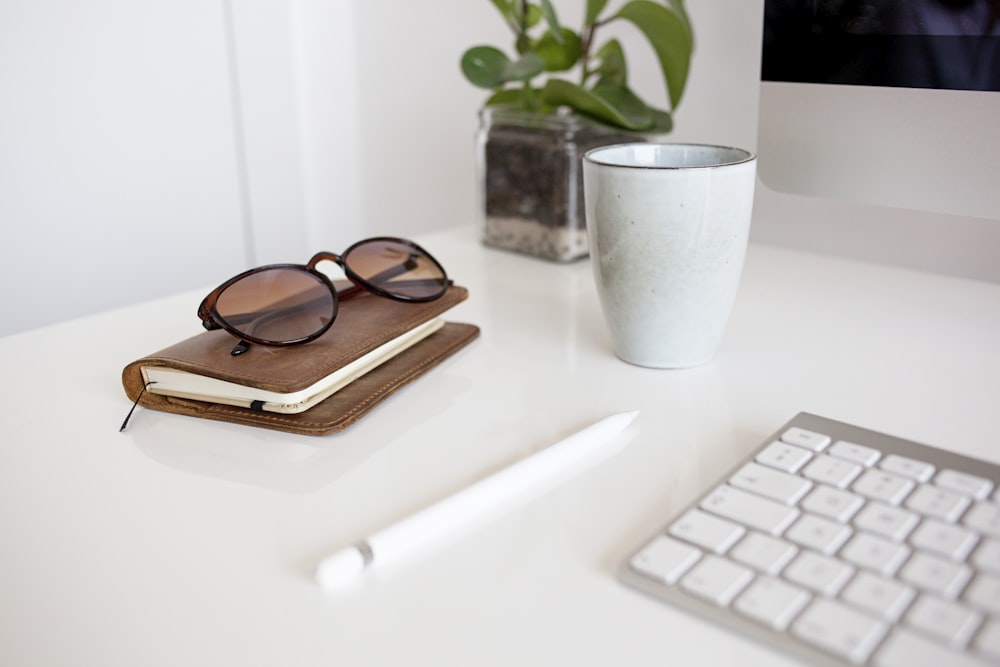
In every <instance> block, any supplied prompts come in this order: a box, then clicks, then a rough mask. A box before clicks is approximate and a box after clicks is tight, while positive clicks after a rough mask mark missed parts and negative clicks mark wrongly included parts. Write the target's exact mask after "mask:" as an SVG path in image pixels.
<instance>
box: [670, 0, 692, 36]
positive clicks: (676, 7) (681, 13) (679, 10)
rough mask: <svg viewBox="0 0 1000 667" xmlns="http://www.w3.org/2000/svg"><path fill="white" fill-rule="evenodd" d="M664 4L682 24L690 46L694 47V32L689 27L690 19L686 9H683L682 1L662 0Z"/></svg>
mask: <svg viewBox="0 0 1000 667" xmlns="http://www.w3.org/2000/svg"><path fill="white" fill-rule="evenodd" d="M664 2H665V3H666V5H667V6H668V7H669V8H670V9H672V10H673V12H674V13H675V14H677V16H678V18H680V19H681V21H683V22H684V27H685V28H686V29H687V32H688V38H689V39H690V40H691V44H692V45H694V30H693V28H692V27H691V18H690V17H689V16H688V13H687V8H685V7H684V0H664Z"/></svg>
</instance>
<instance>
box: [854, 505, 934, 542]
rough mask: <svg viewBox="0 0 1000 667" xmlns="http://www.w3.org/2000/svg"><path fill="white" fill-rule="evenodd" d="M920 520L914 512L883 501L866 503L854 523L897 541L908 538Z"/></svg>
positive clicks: (863, 528) (862, 528) (858, 526)
mask: <svg viewBox="0 0 1000 667" xmlns="http://www.w3.org/2000/svg"><path fill="white" fill-rule="evenodd" d="M919 522H920V519H919V517H917V515H916V514H914V513H913V512H910V511H909V510H904V509H900V508H898V507H892V506H890V505H883V504H881V503H871V504H869V505H866V506H865V508H864V509H862V510H861V511H860V512H858V515H857V516H856V517H854V525H855V526H856V527H857V528H860V529H861V530H867V531H870V532H873V533H877V534H878V535H882V536H883V537H888V538H889V539H891V540H896V541H897V542H899V541H902V540H904V539H906V536H907V535H909V534H910V531H912V530H913V529H914V528H915V527H916V525H917V523H919Z"/></svg>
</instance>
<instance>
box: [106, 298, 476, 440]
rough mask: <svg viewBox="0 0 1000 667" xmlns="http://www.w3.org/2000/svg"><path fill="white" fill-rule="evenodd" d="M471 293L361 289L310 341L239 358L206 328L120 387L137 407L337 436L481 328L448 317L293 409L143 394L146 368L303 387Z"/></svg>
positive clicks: (275, 388) (139, 365)
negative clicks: (421, 298) (399, 294)
mask: <svg viewBox="0 0 1000 667" xmlns="http://www.w3.org/2000/svg"><path fill="white" fill-rule="evenodd" d="M467 296H468V292H467V291H466V289H465V288H463V287H459V286H455V285H453V286H452V287H450V288H449V289H448V291H447V292H446V293H445V294H444V296H442V297H441V298H440V299H436V300H434V301H429V302H426V303H402V302H399V301H393V300H392V299H385V298H382V297H378V296H375V295H372V294H363V295H360V296H356V297H354V298H351V299H346V300H344V301H342V302H341V304H340V310H339V312H338V314H337V320H336V322H335V323H334V325H333V326H332V327H330V329H329V330H328V331H327V332H326V333H325V334H323V335H322V336H320V337H319V338H317V339H316V340H314V341H312V342H310V343H305V344H303V345H294V346H289V347H281V348H275V347H265V346H261V345H252V346H251V347H250V349H249V351H248V352H246V353H245V354H242V355H239V356H235V357H234V356H232V355H231V354H230V351H231V350H232V348H233V345H234V344H235V342H236V339H235V338H233V337H232V336H231V335H229V334H228V333H227V332H225V331H221V330H220V331H206V332H204V333H201V334H198V335H197V336H194V337H192V338H189V339H187V340H184V341H181V342H180V343H177V344H175V345H171V346H170V347H168V348H166V349H163V350H160V351H159V352H156V353H155V354H151V355H148V356H146V357H143V358H142V359H138V360H136V361H133V362H132V363H130V364H129V365H128V366H126V367H125V369H124V370H123V371H122V385H123V386H124V388H125V393H126V394H127V395H128V397H129V399H130V400H132V401H135V400H136V399H137V398H138V399H139V405H142V406H144V407H147V408H152V409H154V410H162V411H165V412H173V413H178V414H185V415H192V416H196V417H202V418H206V419H216V420H220V421H229V422H235V423H239V424H246V425H249V426H260V427H264V428H271V429H275V430H279V431H289V432H292V433H303V434H308V435H323V434H327V433H333V432H336V431H340V430H343V429H344V428H346V427H348V426H350V425H351V424H353V423H354V422H355V421H357V420H358V419H360V418H361V417H362V416H364V415H365V414H366V413H367V412H368V411H369V410H371V409H372V408H373V407H374V406H375V405H377V404H378V403H380V402H381V401H383V400H385V399H386V398H387V397H388V396H389V395H390V394H392V393H393V392H394V391H396V390H397V389H399V388H400V387H403V386H404V385H406V384H408V383H409V382H411V381H413V380H414V379H416V378H417V377H419V376H420V375H422V374H423V373H425V372H427V371H428V370H429V369H431V368H433V367H434V366H435V365H437V364H438V363H440V362H441V361H442V360H443V359H445V358H447V357H448V356H450V355H451V354H453V353H454V352H456V351H457V350H459V349H460V348H462V347H463V346H465V345H466V344H468V343H469V342H470V341H472V340H473V339H475V338H476V337H477V336H478V335H479V328H478V327H476V326H475V325H471V324H460V323H454V322H446V323H444V325H443V326H441V327H440V328H438V329H436V330H435V331H434V332H433V333H431V334H430V335H427V336H426V337H425V338H423V339H422V340H419V342H416V343H414V344H412V345H411V346H410V347H407V348H406V349H404V350H403V351H402V352H399V353H397V354H395V356H391V357H390V358H389V359H388V360H387V361H384V362H382V363H381V364H380V365H378V366H376V367H375V368H374V369H373V370H369V371H367V372H365V373H364V374H363V375H361V376H360V377H356V378H355V377H352V378H351V381H350V382H349V383H348V384H346V386H343V387H342V388H340V389H338V390H337V391H336V392H335V393H333V394H332V395H330V396H329V397H327V398H324V399H323V400H320V401H319V402H317V403H315V405H312V406H311V407H309V408H308V409H305V410H304V411H302V412H297V413H290V414H286V413H281V412H271V411H266V410H263V409H261V408H260V403H259V402H257V403H251V404H250V405H251V407H242V406H239V405H229V404H226V403H218V402H213V401H205V400H196V399H194V398H187V397H181V396H167V395H161V394H157V393H154V392H153V391H152V389H153V385H151V386H150V387H148V388H147V391H145V392H143V391H142V389H143V387H144V386H145V385H146V382H147V380H146V377H145V376H144V374H143V369H144V368H146V369H147V372H148V371H149V369H157V368H159V369H164V368H165V369H173V370H177V371H186V372H189V373H194V374H196V375H199V376H203V377H206V378H214V379H217V380H223V381H226V382H231V383H235V384H237V385H243V386H246V387H252V388H255V389H259V390H264V391H267V392H277V393H280V394H290V393H293V392H299V391H302V390H305V389H306V388H308V387H310V386H312V385H315V384H316V383H317V382H320V381H321V380H323V378H326V377H327V376H330V375H331V374H332V373H335V372H337V371H338V370H341V369H344V368H345V367H347V366H348V365H350V364H356V363H358V360H361V359H362V358H363V357H365V356H366V355H369V354H370V353H372V352H373V351H374V350H377V349H379V348H381V347H383V346H385V345H386V344H388V343H390V342H392V341H394V340H397V339H399V338H400V336H403V335H405V334H407V332H414V331H415V330H417V329H419V328H420V327H421V326H422V325H425V324H426V323H428V322H430V321H432V320H434V319H435V318H438V317H440V316H441V315H442V314H443V313H444V312H445V311H447V310H448V309H450V308H451V307H453V306H454V305H456V304H458V303H459V302H461V301H463V300H465V299H466V298H467ZM140 393H141V396H140Z"/></svg>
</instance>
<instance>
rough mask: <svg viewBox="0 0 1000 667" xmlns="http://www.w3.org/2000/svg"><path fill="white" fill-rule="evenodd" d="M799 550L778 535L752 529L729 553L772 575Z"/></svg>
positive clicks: (732, 556)
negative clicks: (769, 535)
mask: <svg viewBox="0 0 1000 667" xmlns="http://www.w3.org/2000/svg"><path fill="white" fill-rule="evenodd" d="M798 552H799V550H798V549H797V548H796V547H795V546H794V545H792V544H789V543H788V542H785V541H784V540H780V539H778V538H776V537H768V536H767V535H764V534H763V533H758V532H755V531H751V532H750V533H749V534H747V536H746V537H744V538H743V540H742V541H741V542H740V543H739V544H737V545H736V547H735V548H734V549H733V550H732V551H731V552H730V553H729V556H730V557H731V558H732V559H733V560H737V561H739V562H741V563H743V564H744V565H749V566H750V567H752V568H754V569H756V570H759V571H761V572H764V573H766V574H770V575H777V574H778V573H779V572H781V570H782V568H784V567H785V566H786V565H788V562H789V561H791V560H792V558H794V557H795V554H797V553H798Z"/></svg>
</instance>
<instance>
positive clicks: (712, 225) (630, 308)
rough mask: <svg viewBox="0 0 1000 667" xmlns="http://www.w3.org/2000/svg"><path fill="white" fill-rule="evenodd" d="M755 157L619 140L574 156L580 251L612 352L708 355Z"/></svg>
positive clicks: (681, 363)
mask: <svg viewBox="0 0 1000 667" xmlns="http://www.w3.org/2000/svg"><path fill="white" fill-rule="evenodd" d="M756 167H757V159H756V156H755V155H754V154H753V153H750V152H749V151H745V150H743V149H740V148H726V147H723V146H708V145H700V144H651V143H636V144H620V145H616V146H605V147H602V148H596V149H594V150H591V151H589V152H588V153H587V154H586V155H585V156H584V160H583V182H584V196H585V201H586V218H587V234H588V237H589V244H590V257H591V262H592V264H593V268H594V279H595V280H596V282H597V293H598V296H599V297H600V300H601V307H602V309H603V311H604V317H605V320H606V322H607V325H608V329H609V330H610V333H611V339H612V343H613V345H614V349H615V353H616V354H617V355H618V356H619V357H621V358H622V359H623V360H625V361H627V362H629V363H633V364H637V365H640V366H649V367H654V368H684V367H689V366H696V365H698V364H702V363H704V362H706V361H708V360H710V359H711V358H712V357H713V356H714V354H715V352H716V349H717V348H718V346H719V343H720V341H721V340H722V335H723V333H724V332H725V328H726V322H727V320H728V319H729V313H730V311H731V310H732V305H733V301H734V300H735V298H736V292H737V289H738V287H739V282H740V274H741V273H742V271H743V258H744V256H745V254H746V245H747V236H748V234H749V232H750V217H751V213H752V209H753V194H754V185H755V182H756Z"/></svg>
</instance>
